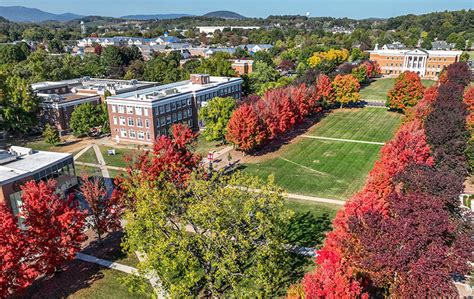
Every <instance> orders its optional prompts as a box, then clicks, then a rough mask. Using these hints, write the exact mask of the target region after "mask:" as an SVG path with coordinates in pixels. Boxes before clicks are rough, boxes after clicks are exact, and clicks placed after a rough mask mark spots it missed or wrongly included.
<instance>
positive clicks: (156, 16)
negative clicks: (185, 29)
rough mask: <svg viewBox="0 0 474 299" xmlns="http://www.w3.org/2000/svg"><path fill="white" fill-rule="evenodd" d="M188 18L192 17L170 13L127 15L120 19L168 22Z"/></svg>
mask: <svg viewBox="0 0 474 299" xmlns="http://www.w3.org/2000/svg"><path fill="white" fill-rule="evenodd" d="M190 16H192V15H188V14H179V13H170V14H154V15H128V16H123V17H120V18H121V19H127V20H170V19H178V18H182V17H190Z"/></svg>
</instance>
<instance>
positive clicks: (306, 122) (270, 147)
mask: <svg viewBox="0 0 474 299" xmlns="http://www.w3.org/2000/svg"><path fill="white" fill-rule="evenodd" d="M328 113H330V110H324V111H322V112H320V113H318V114H315V115H313V116H310V117H307V118H305V119H303V121H301V123H299V124H298V125H296V126H295V127H294V128H293V129H292V130H291V131H290V132H287V133H285V134H283V135H281V136H278V137H277V138H275V139H273V140H272V141H270V142H269V143H266V144H264V145H263V147H261V148H258V149H256V150H254V151H252V152H249V153H248V154H249V155H250V156H254V157H259V156H263V155H266V154H269V153H273V152H276V151H277V150H279V149H280V148H281V147H282V146H283V145H285V144H289V143H290V142H291V141H292V140H293V139H295V138H296V137H298V136H300V135H302V134H305V133H307V132H308V130H309V129H310V128H311V127H312V126H313V125H314V124H316V123H318V122H320V121H321V120H322V119H323V118H325V117H326V116H327V114H328Z"/></svg>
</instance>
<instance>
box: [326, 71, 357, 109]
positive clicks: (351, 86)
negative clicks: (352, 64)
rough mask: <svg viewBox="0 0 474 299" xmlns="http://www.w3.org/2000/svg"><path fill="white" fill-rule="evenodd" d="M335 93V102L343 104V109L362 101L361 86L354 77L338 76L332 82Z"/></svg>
mask: <svg viewBox="0 0 474 299" xmlns="http://www.w3.org/2000/svg"><path fill="white" fill-rule="evenodd" d="M332 89H333V91H334V98H333V99H334V101H335V102H338V103H340V104H341V107H342V106H343V105H345V104H349V103H357V102H359V101H360V94H359V90H360V84H359V82H358V81H357V79H356V78H354V76H352V75H337V76H336V77H335V78H334V80H333V81H332Z"/></svg>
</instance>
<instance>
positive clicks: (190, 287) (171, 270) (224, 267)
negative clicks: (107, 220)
mask: <svg viewBox="0 0 474 299" xmlns="http://www.w3.org/2000/svg"><path fill="white" fill-rule="evenodd" d="M205 177H206V178H204V176H203V175H202V174H194V175H192V176H191V178H190V180H189V182H188V184H187V186H186V187H185V188H184V189H183V190H181V189H177V188H176V186H175V185H174V184H168V183H160V184H159V185H160V187H159V188H157V187H156V186H157V182H149V181H146V180H142V179H141V178H140V175H139V173H137V174H136V175H134V178H132V182H130V184H132V185H131V186H128V193H127V197H128V198H133V199H134V200H133V202H134V203H133V206H132V207H129V208H128V211H127V212H126V217H125V218H126V220H127V224H126V227H125V232H126V238H125V243H124V244H123V245H124V247H125V248H126V249H127V250H129V251H130V252H134V251H140V252H143V253H145V254H146V255H147V257H148V259H147V261H146V262H143V263H141V264H140V265H139V268H140V269H141V271H142V272H144V273H152V272H153V273H156V274H157V275H158V277H159V278H160V281H161V282H162V284H163V287H164V289H165V291H166V292H168V293H169V296H170V297H172V298H181V297H200V296H205V297H257V298H264V297H267V298H268V297H274V296H278V295H283V294H282V292H281V290H282V289H285V288H286V287H287V286H288V284H289V283H290V281H288V278H289V277H293V276H291V275H292V274H293V272H292V270H293V269H291V266H290V265H289V262H290V258H289V257H290V254H289V253H288V252H287V250H286V248H285V245H284V242H285V230H284V228H285V227H287V225H288V223H289V221H290V218H291V212H290V211H288V210H286V209H285V208H284V206H283V203H284V199H283V197H282V196H281V195H280V194H281V192H282V190H280V189H279V188H278V187H277V186H275V185H274V183H273V181H270V182H263V181H262V180H260V179H258V178H256V177H248V176H244V175H242V174H239V173H237V174H234V175H232V176H231V177H226V176H222V175H216V176H213V177H212V178H211V179H208V178H207V176H205ZM255 189H258V190H260V192H255V191H254V190H255ZM294 279H298V278H297V277H294ZM290 280H291V279H290ZM283 293H284V291H283Z"/></svg>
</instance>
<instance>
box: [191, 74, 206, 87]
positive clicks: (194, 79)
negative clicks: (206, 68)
mask: <svg viewBox="0 0 474 299" xmlns="http://www.w3.org/2000/svg"><path fill="white" fill-rule="evenodd" d="M190 79H191V83H192V84H199V85H205V84H209V83H210V82H211V79H210V77H209V75H205V74H191V76H190Z"/></svg>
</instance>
